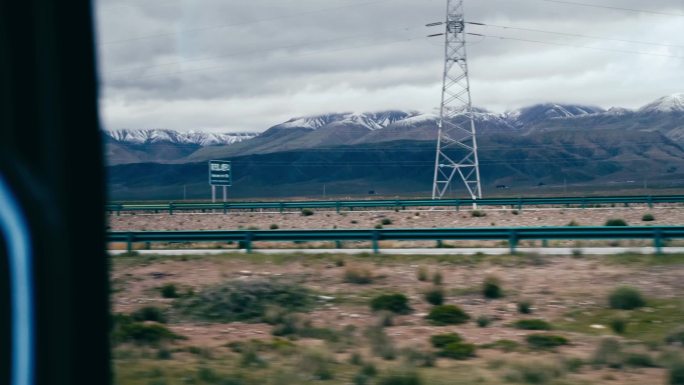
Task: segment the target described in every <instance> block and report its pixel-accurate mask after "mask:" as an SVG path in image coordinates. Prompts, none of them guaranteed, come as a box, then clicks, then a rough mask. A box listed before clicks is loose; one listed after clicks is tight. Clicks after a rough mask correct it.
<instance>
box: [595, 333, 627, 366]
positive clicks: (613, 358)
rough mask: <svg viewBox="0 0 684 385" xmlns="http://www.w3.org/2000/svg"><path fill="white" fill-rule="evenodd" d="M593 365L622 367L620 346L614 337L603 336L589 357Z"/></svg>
mask: <svg viewBox="0 0 684 385" xmlns="http://www.w3.org/2000/svg"><path fill="white" fill-rule="evenodd" d="M591 362H592V364H594V365H595V366H608V367H611V368H620V367H622V346H621V345H620V342H619V341H618V340H616V339H614V338H604V339H603V340H601V342H600V343H599V345H598V347H597V348H596V351H595V352H594V355H593V357H592V359H591Z"/></svg>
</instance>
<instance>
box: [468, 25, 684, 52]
mask: <svg viewBox="0 0 684 385" xmlns="http://www.w3.org/2000/svg"><path fill="white" fill-rule="evenodd" d="M466 24H471V25H477V26H485V27H494V28H501V29H513V30H517V31H528V32H539V33H548V34H552V35H561V36H571V37H581V38H586V39H595V40H606V41H618V42H623V43H632V44H643V45H652V46H661V47H673V48H684V45H678V44H664V43H655V42H650V41H639V40H627V39H615V38H610V37H603V36H592V35H582V34H578V33H567V32H556V31H547V30H542V29H533V28H522V27H511V26H506V25H496V24H487V23H478V22H466Z"/></svg>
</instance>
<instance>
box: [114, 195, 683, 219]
mask: <svg viewBox="0 0 684 385" xmlns="http://www.w3.org/2000/svg"><path fill="white" fill-rule="evenodd" d="M639 203H640V204H647V205H648V206H649V207H653V204H655V203H684V195H648V196H613V197H542V198H488V199H477V200H473V199H442V200H432V199H408V200H406V199H404V200H399V199H397V200H391V199H385V200H355V201H339V200H338V201H290V202H225V203H181V202H169V203H159V204H124V203H111V204H108V205H106V210H107V211H108V212H110V213H117V215H118V214H120V213H121V212H122V211H155V212H159V211H164V212H168V213H169V214H173V213H174V211H206V210H219V211H221V212H223V213H224V214H226V213H228V212H230V211H231V210H263V209H274V210H278V211H280V212H284V211H285V210H302V209H335V210H336V211H337V212H340V211H341V210H342V209H347V210H354V209H356V208H383V207H384V208H392V209H402V210H403V209H406V208H408V207H453V208H455V209H456V210H459V209H460V208H461V207H462V206H464V207H472V206H473V205H474V204H477V206H511V207H512V208H517V209H518V210H522V209H523V207H524V206H548V205H561V206H570V205H575V206H579V207H582V208H586V207H589V206H592V205H598V204H624V205H629V204H639Z"/></svg>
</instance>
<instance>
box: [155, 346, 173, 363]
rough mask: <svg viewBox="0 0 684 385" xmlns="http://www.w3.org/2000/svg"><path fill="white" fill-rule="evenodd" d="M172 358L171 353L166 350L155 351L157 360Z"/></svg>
mask: <svg viewBox="0 0 684 385" xmlns="http://www.w3.org/2000/svg"><path fill="white" fill-rule="evenodd" d="M171 358H173V357H172V354H171V351H170V350H169V349H166V348H160V349H159V350H157V359H158V360H170V359H171Z"/></svg>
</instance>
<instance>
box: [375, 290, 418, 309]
mask: <svg viewBox="0 0 684 385" xmlns="http://www.w3.org/2000/svg"><path fill="white" fill-rule="evenodd" d="M370 307H371V309H372V310H373V311H380V310H388V311H391V312H393V313H397V314H408V313H410V312H411V307H410V306H409V304H408V298H407V297H406V296H405V295H403V294H399V293H394V294H382V295H379V296H377V297H375V298H373V299H372V300H371V303H370Z"/></svg>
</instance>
